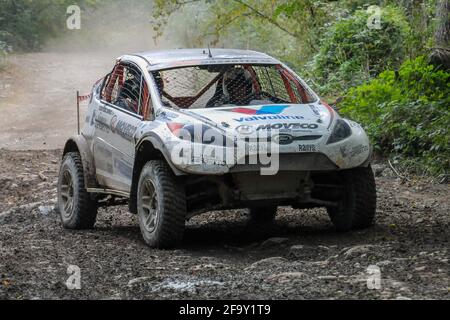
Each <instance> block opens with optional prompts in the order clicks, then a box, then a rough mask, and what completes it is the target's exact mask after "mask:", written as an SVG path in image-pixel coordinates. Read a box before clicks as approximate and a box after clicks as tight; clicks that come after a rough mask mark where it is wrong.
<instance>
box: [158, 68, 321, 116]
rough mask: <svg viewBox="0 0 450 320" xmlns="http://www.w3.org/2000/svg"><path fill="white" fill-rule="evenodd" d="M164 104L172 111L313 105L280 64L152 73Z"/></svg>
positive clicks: (295, 80) (293, 77) (295, 79)
mask: <svg viewBox="0 0 450 320" xmlns="http://www.w3.org/2000/svg"><path fill="white" fill-rule="evenodd" d="M153 77H154V79H155V82H156V84H157V87H158V91H159V94H160V95H161V101H162V102H163V104H164V105H166V106H168V107H172V108H182V109H202V108H217V107H226V106H250V105H262V104H264V105H271V104H283V103H289V104H290V103H298V104H302V103H310V102H313V97H312V95H311V93H310V92H309V91H308V90H307V89H306V88H304V87H303V86H302V85H301V83H300V82H299V81H298V79H297V78H296V77H295V76H294V75H292V74H291V73H290V72H288V71H287V70H285V69H283V68H282V67H281V66H278V65H269V66H264V65H220V66H204V67H203V66H202V67H185V68H177V69H170V70H162V71H157V72H153Z"/></svg>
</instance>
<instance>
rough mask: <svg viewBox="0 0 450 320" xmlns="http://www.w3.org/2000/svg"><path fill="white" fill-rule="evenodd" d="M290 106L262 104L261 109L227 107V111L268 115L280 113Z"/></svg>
mask: <svg viewBox="0 0 450 320" xmlns="http://www.w3.org/2000/svg"><path fill="white" fill-rule="evenodd" d="M286 108H289V106H279V105H276V106H262V107H260V108H259V109H252V108H233V109H227V110H226V111H231V112H237V113H243V114H248V115H268V114H280V113H282V112H283V111H284V110H285V109H286Z"/></svg>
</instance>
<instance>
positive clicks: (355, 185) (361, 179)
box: [327, 166, 377, 231]
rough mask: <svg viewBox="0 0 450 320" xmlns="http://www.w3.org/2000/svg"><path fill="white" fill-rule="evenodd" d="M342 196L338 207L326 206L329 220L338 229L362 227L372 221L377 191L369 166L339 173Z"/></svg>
mask: <svg viewBox="0 0 450 320" xmlns="http://www.w3.org/2000/svg"><path fill="white" fill-rule="evenodd" d="M340 180H341V183H342V187H343V188H342V190H343V193H342V196H341V199H340V201H339V206H338V207H330V208H328V209H327V210H328V214H329V216H330V219H331V221H332V222H333V224H334V226H335V227H336V229H337V230H338V231H350V230H357V229H364V228H367V227H369V226H371V225H372V224H373V223H374V218H375V212H376V204H377V192H376V186H375V177H374V174H373V171H372V168H371V167H370V166H368V167H366V168H355V169H350V170H345V171H342V172H341V173H340Z"/></svg>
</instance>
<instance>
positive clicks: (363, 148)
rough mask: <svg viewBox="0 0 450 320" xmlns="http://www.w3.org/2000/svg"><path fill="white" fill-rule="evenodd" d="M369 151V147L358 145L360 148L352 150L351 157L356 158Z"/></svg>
mask: <svg viewBox="0 0 450 320" xmlns="http://www.w3.org/2000/svg"><path fill="white" fill-rule="evenodd" d="M368 150H369V146H365V145H362V144H361V145H358V146H356V147H353V148H352V151H351V152H350V157H356V156H358V155H360V154H361V153H364V152H366V151H368Z"/></svg>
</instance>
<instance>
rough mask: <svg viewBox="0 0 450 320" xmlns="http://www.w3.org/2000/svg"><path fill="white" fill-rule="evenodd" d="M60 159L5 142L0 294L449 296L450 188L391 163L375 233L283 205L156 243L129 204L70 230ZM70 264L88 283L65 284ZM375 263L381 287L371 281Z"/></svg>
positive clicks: (198, 221)
mask: <svg viewBox="0 0 450 320" xmlns="http://www.w3.org/2000/svg"><path fill="white" fill-rule="evenodd" d="M59 161H60V151H27V152H17V151H5V150H1V151H0V179H1V180H2V181H6V182H7V183H6V184H0V186H2V185H3V186H5V185H7V186H6V187H3V189H2V192H1V193H0V204H1V208H0V211H1V212H5V211H7V210H9V212H8V214H7V215H4V216H3V217H1V218H0V230H1V232H0V256H1V257H2V259H1V260H0V299H1V298H7V299H30V298H37V299H44V298H47V299H97V298H109V299H136V298H140V299H180V298H187V299H211V298H216V299H226V298H228V299H317V298H320V299H336V298H337V299H339V298H340V299H354V298H360V299H411V298H418V299H449V298H450V268H449V260H448V259H449V252H448V248H449V243H450V233H449V225H450V216H449V214H448V212H449V209H450V202H449V200H448V194H449V191H450V190H449V186H448V185H437V184H432V183H430V182H427V181H424V180H413V181H412V182H408V183H406V184H402V183H401V182H400V181H398V180H397V179H396V178H395V176H392V175H391V173H390V170H389V168H387V167H386V166H384V169H383V170H381V171H382V173H379V174H378V175H379V176H378V177H377V189H378V199H379V202H378V209H377V212H378V216H377V224H376V226H374V227H372V228H369V229H367V230H362V231H358V232H352V233H346V234H339V233H337V232H335V231H334V229H333V228H332V226H331V223H330V222H329V219H328V217H327V215H326V213H325V211H324V210H292V209H290V208H280V209H279V211H278V217H277V220H276V222H275V223H274V224H268V225H253V224H250V223H249V220H248V217H247V216H246V214H245V212H244V211H242V210H235V211H226V212H223V213H210V214H205V215H202V216H199V217H195V218H193V219H192V220H191V221H189V223H188V226H187V231H186V236H185V239H184V242H183V245H182V246H181V247H180V248H178V249H177V250H170V251H163V250H161V251H159V250H154V249H149V248H148V247H147V246H146V245H145V244H144V243H143V241H142V239H141V235H140V232H139V227H138V223H137V220H136V217H135V216H133V215H130V214H129V213H128V212H127V208H126V207H115V208H109V209H108V210H105V209H101V210H100V212H99V219H98V222H97V224H96V227H95V229H94V230H88V231H67V230H63V229H62V227H61V222H60V220H59V217H58V215H57V213H56V212H55V210H54V208H53V207H52V203H51V202H52V199H54V192H55V189H54V188H55V183H56V177H57V172H58V168H59ZM25 169H28V170H27V171H26V170H25ZM377 170H378V171H380V170H379V168H378V169H377ZM39 172H40V173H42V176H44V177H45V178H47V180H46V181H43V179H42V177H41V176H40V175H39V174H38V173H39ZM13 184H14V185H13ZM35 202H38V203H35ZM39 202H42V204H39ZM28 203H31V204H33V205H30V206H27V204H28ZM69 265H77V266H79V267H80V269H81V285H82V288H81V290H73V291H71V290H68V289H67V287H66V285H65V282H66V280H67V278H68V275H67V268H68V266H69ZM369 266H372V267H374V266H376V267H378V268H379V270H380V272H381V288H380V289H375V290H370V289H368V287H367V280H368V277H369V273H368V272H367V268H368V267H369Z"/></svg>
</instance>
